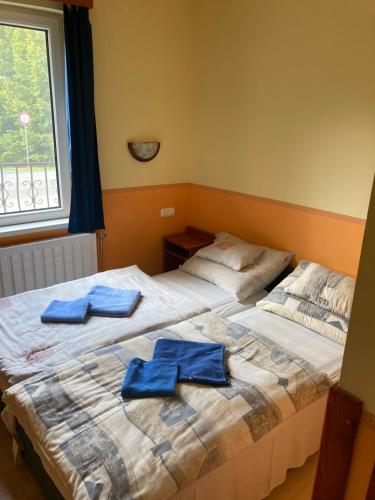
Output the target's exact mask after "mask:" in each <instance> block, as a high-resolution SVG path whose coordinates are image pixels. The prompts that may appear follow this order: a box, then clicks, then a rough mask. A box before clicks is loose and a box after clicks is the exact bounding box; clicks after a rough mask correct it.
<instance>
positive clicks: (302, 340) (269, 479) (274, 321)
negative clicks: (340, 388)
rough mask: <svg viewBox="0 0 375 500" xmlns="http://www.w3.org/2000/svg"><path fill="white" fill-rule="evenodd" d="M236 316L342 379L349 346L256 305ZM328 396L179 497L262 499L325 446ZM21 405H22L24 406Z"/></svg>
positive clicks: (197, 499) (52, 471) (30, 430)
mask: <svg viewBox="0 0 375 500" xmlns="http://www.w3.org/2000/svg"><path fill="white" fill-rule="evenodd" d="M229 319H230V320H233V321H235V322H236V323H239V324H240V325H243V326H245V327H248V328H250V329H252V330H254V331H256V332H258V333H260V334H262V335H263V336H265V337H268V338H269V339H271V340H274V341H276V342H277V343H278V344H280V345H281V346H282V347H285V348H286V349H288V350H290V351H293V352H294V353H295V354H297V356H301V358H303V359H304V360H306V361H308V362H309V363H311V364H312V365H314V366H315V367H316V368H317V369H319V370H321V371H322V372H324V373H325V374H327V375H328V377H329V378H330V379H331V381H332V382H336V381H337V380H338V378H339V374H340V367H341V362H342V356H343V347H342V346H340V345H338V344H336V343H334V342H332V341H331V340H329V339H327V338H325V337H323V336H321V335H319V334H318V333H314V332H313V331H311V330H309V329H307V328H305V327H303V326H301V325H299V324H297V323H294V322H292V321H290V320H287V319H285V318H282V317H279V316H276V315H274V314H271V313H268V312H265V311H262V310H260V309H257V308H252V309H249V310H247V311H243V312H241V313H238V314H236V315H234V316H232V317H231V318H229ZM325 405H326V396H323V397H321V398H320V399H318V400H317V401H315V402H314V403H312V404H310V405H309V406H307V407H305V408H304V409H303V410H301V411H299V412H297V413H294V414H293V415H291V416H290V417H289V418H286V419H285V420H284V421H283V422H282V423H280V424H279V425H277V426H276V427H274V428H273V429H272V430H271V431H270V432H268V433H267V434H265V435H264V436H263V437H262V438H261V439H259V440H258V441H255V442H253V443H252V444H250V445H248V446H247V447H246V448H245V449H242V450H241V451H240V453H238V454H236V455H235V456H233V457H232V458H231V459H230V460H228V461H226V462H224V463H222V464H221V465H220V466H219V467H217V468H215V469H213V470H212V471H211V472H209V473H208V474H206V475H204V476H202V477H200V478H199V479H197V480H196V481H195V482H194V483H193V484H191V485H190V486H188V487H187V488H185V489H183V490H181V491H179V492H178V493H176V494H175V495H173V497H171V498H172V499H173V500H193V499H194V500H206V499H208V498H215V500H227V499H229V498H230V499H232V498H233V499H237V500H239V499H241V500H242V499H243V500H260V499H262V498H265V497H266V496H268V495H269V493H270V492H271V490H272V489H273V488H275V487H276V486H278V485H279V484H281V483H282V482H283V481H284V480H285V475H286V472H287V470H288V469H290V468H293V467H299V466H301V465H302V464H303V463H304V462H305V460H306V459H307V458H308V457H309V456H310V455H312V454H313V453H315V452H316V451H317V450H318V449H319V444H320V436H321V430H322V424H323V419H324V412H325ZM19 411H21V410H19ZM22 417H23V415H22V412H21V413H20V415H19V419H20V421H21V422H22V423H23V425H24V428H25V431H26V433H27V435H28V436H29V438H30V439H31V441H32V442H34V443H36V444H37V447H36V449H38V453H39V454H40V455H41V459H42V461H43V464H44V467H45V468H46V470H47V472H48V473H49V475H50V476H51V477H52V478H53V479H54V481H55V483H56V484H57V485H59V486H60V490H61V491H64V490H63V489H62V488H61V482H60V478H59V471H58V470H56V467H55V466H54V465H53V464H52V463H50V462H49V458H48V455H44V454H43V447H41V446H38V438H37V437H36V435H35V434H34V432H33V428H32V426H29V425H27V420H25V419H24V418H22Z"/></svg>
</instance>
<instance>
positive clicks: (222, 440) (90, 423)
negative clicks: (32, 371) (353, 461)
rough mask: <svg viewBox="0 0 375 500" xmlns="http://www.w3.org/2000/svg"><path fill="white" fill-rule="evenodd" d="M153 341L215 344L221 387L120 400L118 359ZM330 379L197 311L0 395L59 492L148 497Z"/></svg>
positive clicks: (266, 425) (250, 436)
mask: <svg viewBox="0 0 375 500" xmlns="http://www.w3.org/2000/svg"><path fill="white" fill-rule="evenodd" d="M158 338H172V339H184V340H194V341H203V342H222V343H224V344H225V345H226V349H227V353H228V356H227V363H228V367H229V370H230V372H231V385H230V386H227V387H216V388H213V387H207V386H202V385H196V384H188V383H184V384H179V385H178V391H177V397H176V398H153V399H144V400H128V401H123V400H122V399H121V396H120V386H121V383H122V380H123V376H124V371H125V370H126V367H127V364H128V362H129V361H130V360H131V359H132V358H133V357H135V356H138V357H142V358H144V359H150V358H151V357H152V353H153V349H154V344H155V342H156V340H157V339H158ZM330 385H331V381H330V380H329V379H328V377H327V376H326V375H325V374H324V373H322V372H320V371H319V370H318V369H317V368H315V367H314V366H313V365H312V364H310V363H308V362H307V361H306V360H304V359H302V358H301V356H298V355H295V354H293V352H290V351H288V350H286V349H285V348H283V347H281V346H280V345H278V344H277V343H275V342H274V341H272V340H270V339H269V338H267V337H265V336H263V335H261V334H259V333H256V332H255V331H251V330H250V329H249V328H247V327H246V326H243V325H240V324H238V323H233V322H230V321H228V320H225V319H222V318H219V317H216V316H214V315H213V314H211V313H205V314H202V315H200V316H196V317H194V318H192V319H190V320H187V321H184V322H182V323H179V324H177V325H174V326H171V327H169V328H168V329H163V330H158V331H155V332H151V333H148V334H145V335H142V336H141V337H137V338H135V339H131V340H129V341H126V342H123V343H120V344H114V345H112V346H110V347H106V348H103V349H100V350H98V351H95V352H93V353H90V354H86V355H84V356H81V357H80V358H78V359H76V360H72V361H69V362H68V363H65V364H64V365H61V366H60V367H58V369H56V370H52V371H50V372H49V373H48V374H46V373H45V374H43V375H37V376H35V377H32V378H31V379H28V380H27V381H25V382H21V383H19V384H17V385H15V386H13V387H11V388H10V389H8V390H7V391H6V393H5V401H6V403H7V405H8V406H9V408H10V409H11V411H12V412H13V413H14V414H15V415H16V417H17V418H18V420H19V422H20V423H21V425H23V426H24V428H25V429H26V431H27V432H28V434H29V436H30V437H31V436H32V440H33V444H34V447H35V448H36V450H37V451H38V452H39V453H40V455H41V457H42V460H43V462H44V464H45V466H46V469H47V470H48V471H49V472H50V473H51V472H52V471H55V473H54V474H53V476H54V479H55V482H56V483H57V484H58V486H59V488H60V490H61V492H62V494H63V495H64V496H65V497H66V498H75V499H83V498H90V499H119V498H123V499H132V498H143V499H153V500H155V499H165V498H168V497H170V496H171V495H173V494H174V493H175V492H176V491H177V490H178V489H181V488H183V487H184V486H186V485H188V484H190V483H192V482H193V481H194V480H196V479H197V478H199V477H200V476H202V475H203V474H205V473H207V472H208V471H210V470H211V469H213V468H214V467H216V466H218V465H219V464H221V463H223V462H224V461H226V460H228V459H230V458H231V457H233V456H234V455H236V454H237V453H239V452H241V451H242V450H243V449H244V448H245V447H247V446H249V445H250V444H251V443H252V442H255V441H257V440H259V439H261V438H262V436H264V435H265V434H266V433H267V432H269V431H270V430H271V429H272V428H274V427H275V426H277V425H278V424H279V423H281V422H282V421H283V420H285V419H286V418H288V417H289V416H291V415H293V414H295V413H296V412H298V411H299V410H301V409H302V408H304V407H306V406H307V405H309V404H311V403H312V402H313V401H315V400H317V399H318V398H320V397H321V396H322V395H323V394H324V393H325V392H326V391H327V390H328V388H329V386H330Z"/></svg>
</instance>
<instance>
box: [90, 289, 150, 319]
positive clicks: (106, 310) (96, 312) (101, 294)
mask: <svg viewBox="0 0 375 500" xmlns="http://www.w3.org/2000/svg"><path fill="white" fill-rule="evenodd" d="M86 297H87V298H88V299H89V300H90V307H89V314H90V315H91V316H109V317H112V318H123V317H126V316H130V315H131V314H132V312H133V311H134V309H135V307H136V305H137V304H138V302H139V300H140V298H141V292H140V291H139V290H132V289H120V288H110V287H108V286H102V285H97V286H94V287H93V288H92V289H91V290H90V292H89V293H88V294H87V295H86Z"/></svg>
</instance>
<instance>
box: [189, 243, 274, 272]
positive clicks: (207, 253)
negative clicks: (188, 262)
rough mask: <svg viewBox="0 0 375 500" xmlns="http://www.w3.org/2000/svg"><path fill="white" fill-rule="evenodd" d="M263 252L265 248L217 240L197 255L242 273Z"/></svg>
mask: <svg viewBox="0 0 375 500" xmlns="http://www.w3.org/2000/svg"><path fill="white" fill-rule="evenodd" d="M263 251H264V250H263V248H261V247H258V246H256V245H252V244H250V243H246V242H241V243H239V242H236V241H232V240H230V239H216V240H215V242H214V243H213V244H212V245H209V246H207V247H204V248H201V249H200V250H198V252H197V253H196V254H195V255H196V256H197V257H201V258H202V259H208V260H212V261H213V262H217V263H218V264H223V265H224V266H227V267H230V268H231V269H234V270H235V271H241V269H243V268H244V267H247V266H249V265H250V264H252V263H253V262H254V261H255V260H256V259H257V258H258V257H259V256H260V255H261V254H262V253H263Z"/></svg>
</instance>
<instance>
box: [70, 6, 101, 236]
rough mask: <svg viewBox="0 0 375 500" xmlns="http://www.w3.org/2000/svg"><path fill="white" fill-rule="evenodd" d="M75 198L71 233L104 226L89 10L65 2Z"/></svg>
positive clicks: (71, 152)
mask: <svg viewBox="0 0 375 500" xmlns="http://www.w3.org/2000/svg"><path fill="white" fill-rule="evenodd" d="M64 26H65V27H64V29H65V57H66V71H67V87H68V111H69V114H68V115H69V129H70V160H71V166H72V198H71V207H70V218H69V232H70V233H86V232H93V231H95V230H96V229H104V216H103V204H102V190H101V185H100V172H99V161H98V146H97V139H96V123H95V108H94V69H93V53H92V34H91V25H90V21H89V13H88V9H86V8H83V7H72V6H67V5H64Z"/></svg>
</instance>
